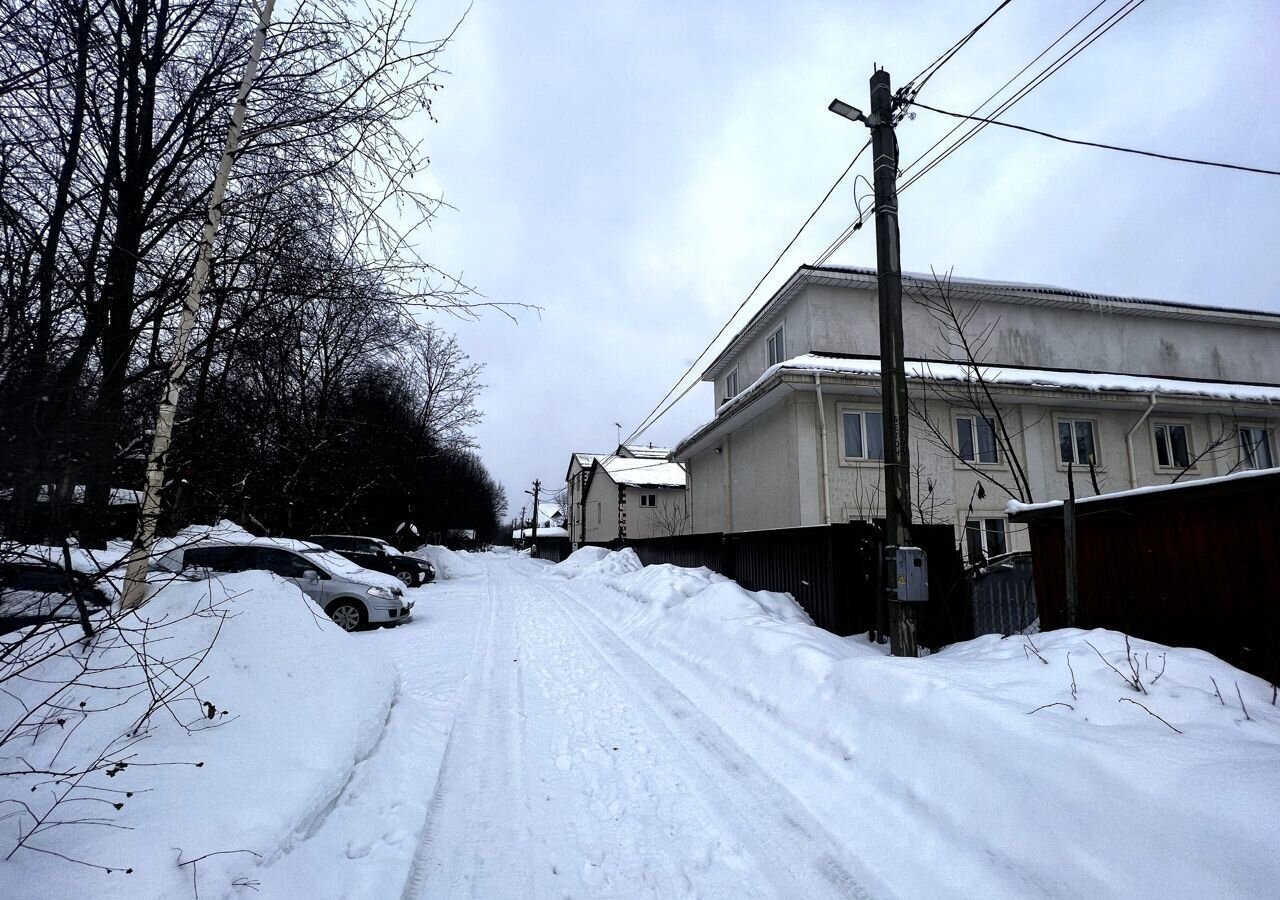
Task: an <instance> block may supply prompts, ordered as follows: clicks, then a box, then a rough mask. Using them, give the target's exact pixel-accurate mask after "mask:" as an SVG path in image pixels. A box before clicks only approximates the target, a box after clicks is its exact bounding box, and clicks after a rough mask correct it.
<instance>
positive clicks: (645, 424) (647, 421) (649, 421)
mask: <svg viewBox="0 0 1280 900" xmlns="http://www.w3.org/2000/svg"><path fill="white" fill-rule="evenodd" d="M870 146H871V141H870V139H868V140H867V142H866V143H865V144H863V145H862V147H861V148H859V150H858V152H857V153H855V154H854V155H853V159H851V160H849V165H847V166H845V168H844V171H843V172H841V173H840V177H838V178H837V179H836V180H835V181H834V182H832V184H831V187H829V188H827V192H826V193H825V194H823V195H822V199H821V200H819V201H818V205H817V206H815V207H814V208H813V211H812V212H810V213H809V215H808V216H807V217H806V218H805V220H804V222H803V223H801V225H800V227H799V228H798V229H796V233H795V234H794V235H792V236H791V240H789V241H787V245H786V246H785V247H783V248H782V251H781V252H780V253H779V254H778V255H777V257H776V258H775V259H774V260H773V263H772V264H771V265H770V266H769V268H768V269H766V270H765V273H764V274H763V275H761V276H760V280H759V281H757V282H756V283H755V286H754V287H753V288H752V289H751V291H750V292H749V293H748V294H747V296H746V297H744V298H743V300H742V302H741V303H739V304H738V308H737V309H735V310H734V311H733V314H732V315H730V316H729V318H728V319H727V320H725V323H724V324H723V325H721V326H720V330H719V331H717V332H716V333H715V336H714V337H712V338H711V340H710V341H708V342H707V345H706V346H705V347H703V348H702V352H700V353H699V354H698V355H697V356H696V357H694V360H693V362H691V363H689V367H688V368H687V369H685V370H684V372H683V373H682V374H681V375H680V377H679V378H677V379H676V382H675V384H673V385H672V386H671V388H670V390H668V391H667V392H666V394H664V395H663V397H662V399H661V400H659V401H658V402H657V404H656V405H655V406H654V407H653V409H651V410H649V414H648V415H647V416H645V417H644V419H642V420H641V422H640V424H639V425H638V426H637V427H636V429H635V430H634V431H632V432H631V434H629V435H627V437H626V439H625V440H623V441H622V443H623V444H628V443H630V442H631V441H633V440H635V439H636V437H637V436H639V435H640V434H641V433H643V432H644V431H645V429H647V428H649V427H650V426H651V425H653V423H654V422H656V421H658V419H660V418H662V416H664V415H666V412H667V410H669V409H670V408H671V407H672V406H674V405H675V404H676V403H678V402H680V400H682V399H683V398H684V397H685V395H686V394H688V393H689V391H690V390H692V389H693V387H694V385H696V384H697V382H696V381H695V382H694V383H693V384H691V385H690V386H689V387H687V388H685V390H684V392H683V393H681V394H680V395H679V396H678V397H676V399H675V400H673V401H672V402H671V403H670V404H669V405H668V406H667V407H666V409H662V411H661V412H658V410H659V408H661V407H662V405H663V404H664V403H666V402H667V400H668V398H670V397H671V395H672V394H674V393H675V392H676V390H677V389H678V388H679V387H680V385H681V383H682V382H683V381H684V380H685V379H686V378H688V377H689V373H690V372H692V371H693V370H694V368H695V367H696V366H697V365H698V363H699V362H701V361H702V359H703V358H704V357H705V356H706V355H707V353H709V352H710V351H711V348H712V347H713V346H715V343H716V341H718V340H720V336H721V335H723V334H724V333H725V331H726V330H728V328H729V326H730V325H732V324H733V320H734V319H736V318H737V317H738V313H740V312H742V310H743V308H744V307H746V305H747V304H748V303H750V302H751V298H752V297H754V296H755V295H756V291H758V290H760V285H762V284H764V282H765V279H767V278H768V277H769V276H770V275H772V274H773V270H774V269H776V268H777V267H778V263H780V262H782V258H783V257H784V256H786V255H787V251H789V250H790V249H791V248H792V247H793V246H794V245H795V242H796V241H798V240H799V239H800V235H801V234H803V233H804V230H805V229H806V228H808V227H809V223H810V222H812V221H813V219H814V217H815V216H816V215H817V214H818V212H819V211H820V210H821V209H822V207H823V206H824V205H825V204H826V202H827V201H828V200H829V199H831V195H832V194H834V193H835V191H836V188H838V187H839V186H840V184H841V182H843V181H844V180H845V178H846V177H848V175H849V173H850V172H851V171H853V167H854V166H855V165H856V164H857V162H858V160H859V159H861V158H862V154H863V153H865V152H866V151H867V148H868V147H870ZM654 413H657V415H656V416H655V415H654Z"/></svg>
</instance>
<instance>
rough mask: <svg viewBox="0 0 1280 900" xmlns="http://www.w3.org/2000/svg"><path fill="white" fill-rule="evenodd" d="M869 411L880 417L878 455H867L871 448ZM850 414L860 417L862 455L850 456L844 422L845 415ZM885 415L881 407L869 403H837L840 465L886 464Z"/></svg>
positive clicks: (837, 443) (837, 437) (837, 435)
mask: <svg viewBox="0 0 1280 900" xmlns="http://www.w3.org/2000/svg"><path fill="white" fill-rule="evenodd" d="M868 413H870V414H871V415H875V416H879V417H880V432H879V435H880V455H879V456H878V457H877V456H867V455H866V451H867V450H868V449H869V448H868V443H869V442H868V441H867V414H868ZM850 415H857V416H858V418H859V428H860V429H861V432H862V447H863V455H862V456H850V455H849V452H848V446H847V443H846V441H845V427H844V423H845V417H846V416H850ZM883 416H884V411H883V409H881V408H877V407H872V406H867V405H860V404H856V403H837V404H836V420H837V421H838V422H839V424H840V427H839V429H838V431H837V433H836V445H837V451H838V453H839V454H840V460H839V462H840V465H842V466H882V465H884V418H883Z"/></svg>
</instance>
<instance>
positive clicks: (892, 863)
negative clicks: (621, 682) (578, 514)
mask: <svg viewBox="0 0 1280 900" xmlns="http://www.w3.org/2000/svg"><path fill="white" fill-rule="evenodd" d="M603 562H606V560H600V559H598V560H597V561H596V562H594V563H592V564H591V565H589V566H583V567H582V568H581V572H580V574H579V575H577V576H572V577H574V578H575V581H579V582H581V583H582V587H584V588H586V590H581V589H576V590H575V591H574V593H575V595H577V596H579V597H581V598H582V600H583V602H584V603H586V604H587V605H588V606H590V608H591V609H592V610H593V611H594V612H595V613H596V614H597V615H599V616H600V617H601V618H602V619H603V620H605V621H609V622H611V623H612V627H613V628H614V629H616V630H617V631H618V633H619V634H621V635H622V636H623V638H624V639H625V640H626V641H627V642H628V643H629V644H630V645H631V646H632V647H633V648H634V649H635V650H636V651H637V652H639V653H641V654H642V655H643V656H645V657H647V658H648V659H649V661H650V663H651V665H653V666H654V668H656V669H658V670H659V671H662V672H663V673H664V674H665V675H666V676H667V677H669V678H670V679H671V680H672V681H673V682H674V683H675V684H676V686H677V687H678V688H679V689H680V690H681V691H682V692H683V693H684V694H685V695H686V696H688V697H689V699H690V700H691V701H692V702H694V703H695V704H697V705H698V706H699V708H701V709H703V710H704V711H706V713H707V714H708V715H710V716H711V717H713V718H714V719H715V720H716V721H717V723H718V724H719V725H720V727H721V728H723V729H724V730H725V731H726V732H727V733H728V734H729V735H730V736H731V737H732V738H733V739H734V740H735V741H736V742H738V743H739V744H740V745H741V746H742V747H743V749H744V750H745V751H746V752H748V753H749V754H751V755H753V756H754V757H756V758H757V759H758V760H759V762H760V763H761V765H762V766H764V767H765V768H766V769H767V770H770V771H775V772H780V773H786V779H787V781H786V783H787V786H788V789H789V790H791V791H792V792H793V793H795V795H796V796H797V797H798V798H799V799H800V800H801V801H802V802H803V803H805V805H806V806H808V807H809V808H810V809H811V810H813V812H814V813H815V814H816V815H817V816H818V817H819V818H820V819H821V820H822V821H824V822H826V823H827V824H828V827H830V828H832V831H833V836H834V837H836V838H837V839H838V840H840V841H841V842H843V843H845V844H846V845H847V846H857V847H859V848H861V849H860V851H859V856H860V857H861V858H862V859H863V860H865V861H866V862H867V863H868V864H869V865H870V866H871V867H872V868H874V869H876V870H877V872H876V874H877V875H878V876H880V877H881V878H882V879H883V880H884V881H885V882H886V883H888V884H890V885H892V886H893V887H894V888H895V890H896V891H897V893H898V894H899V895H900V896H904V897H926V896H927V897H955V898H966V897H977V896H981V897H988V898H1002V900H1003V898H1009V900H1016V898H1024V897H1030V896H1037V897H1041V896H1061V897H1066V896H1072V897H1099V898H1100V897H1113V898H1127V897H1136V896H1158V897H1164V898H1174V897H1185V898H1202V897H1270V896H1274V890H1275V887H1274V886H1275V884H1276V882H1277V880H1280V860H1277V858H1276V856H1275V854H1274V849H1273V848H1274V847H1275V846H1277V843H1278V842H1280V768H1278V767H1277V766H1276V765H1275V760H1276V759H1277V758H1280V709H1278V708H1277V707H1275V706H1273V705H1272V688H1271V686H1270V685H1268V684H1266V683H1265V682H1264V681H1262V680H1260V679H1258V678H1255V677H1253V676H1251V675H1248V674H1246V673H1244V672H1241V671H1239V670H1237V669H1235V668H1233V667H1231V666H1230V665H1228V664H1226V663H1224V662H1222V661H1221V660H1219V659H1217V658H1216V657H1213V656H1211V655H1209V654H1207V653H1204V652H1201V651H1198V650H1190V649H1176V648H1168V647H1164V646H1161V645H1158V644H1153V643H1149V642H1146V641H1139V640H1130V641H1126V638H1125V636H1124V635H1122V634H1118V633H1116V632H1112V631H1104V630H1097V631H1089V632H1085V631H1080V630H1076V629H1068V630H1061V631H1055V632H1049V633H1047V634H1044V635H1038V636H1035V637H1033V638H1028V637H1015V638H1008V639H1001V638H999V637H998V636H994V635H989V636H985V637H982V638H979V639H977V640H974V641H969V642H966V643H963V644H958V645H955V646H952V647H950V648H947V649H945V650H943V651H942V652H940V653H938V654H935V655H933V656H930V657H927V658H924V659H900V658H894V657H890V656H888V655H887V648H886V647H884V646H883V645H876V644H871V643H869V642H868V641H867V640H866V638H865V637H857V638H841V637H838V636H836V635H833V634H831V633H829V632H826V631H823V630H821V629H818V628H816V627H814V626H812V625H810V624H808V622H807V617H806V616H804V613H803V612H802V611H800V610H799V609H798V608H797V607H795V604H794V603H793V602H792V601H791V600H790V598H789V597H787V596H786V595H771V594H768V593H763V592H748V591H745V590H744V589H742V588H741V587H739V586H738V585H736V584H734V583H732V582H727V581H723V580H720V579H718V578H717V577H716V576H714V575H713V574H712V573H709V572H707V571H706V570H686V571H685V572H683V573H678V572H676V571H672V570H673V568H674V567H666V566H654V567H650V569H649V570H645V571H643V572H632V573H631V574H624V575H621V576H613V577H611V578H599V577H595V578H592V576H591V575H590V572H591V571H592V569H595V570H597V571H598V570H599V569H601V568H604V566H602V563H603ZM592 581H594V582H596V583H598V584H600V585H604V584H609V585H610V586H611V587H613V588H615V589H616V590H614V591H609V590H603V589H600V588H595V587H593V586H592V584H591V583H590V582H592ZM699 585H704V586H703V587H701V589H699ZM682 598H683V599H682ZM909 861H915V862H909Z"/></svg>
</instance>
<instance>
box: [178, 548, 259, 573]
mask: <svg viewBox="0 0 1280 900" xmlns="http://www.w3.org/2000/svg"><path fill="white" fill-rule="evenodd" d="M182 567H183V568H184V569H213V570H214V571H215V572H243V571H245V570H246V569H252V568H253V567H254V560H253V549H252V548H251V547H191V548H190V549H188V550H187V551H186V552H185V553H183V555H182Z"/></svg>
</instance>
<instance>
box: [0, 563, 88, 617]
mask: <svg viewBox="0 0 1280 900" xmlns="http://www.w3.org/2000/svg"><path fill="white" fill-rule="evenodd" d="M77 598H79V599H80V600H81V601H83V602H84V605H85V608H86V610H87V611H88V612H90V613H96V612H98V611H99V610H101V609H103V608H104V607H108V606H110V605H111V601H110V600H109V599H108V598H107V596H106V595H105V594H104V593H103V592H102V591H100V590H98V588H96V587H94V586H93V582H92V581H90V579H89V577H88V576H87V575H82V574H81V573H79V572H71V573H68V572H67V571H66V570H65V569H60V568H58V567H56V566H52V565H49V564H47V563H40V562H30V563H27V562H21V563H4V564H0V634H7V633H8V632H10V631H16V630H17V629H19V628H26V627H27V626H29V625H40V624H42V623H44V622H51V621H52V622H75V621H78V620H79V618H80V611H79V608H78V607H77V605H76V599H77Z"/></svg>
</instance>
